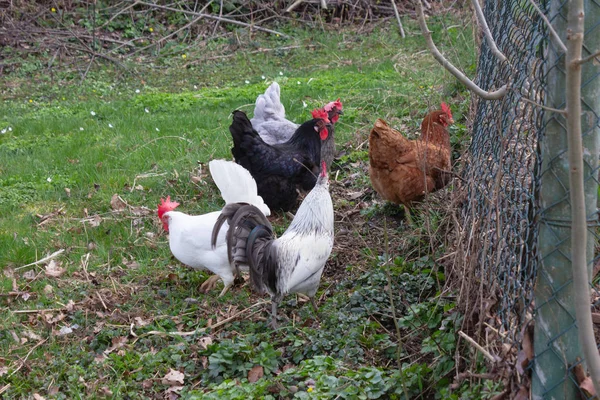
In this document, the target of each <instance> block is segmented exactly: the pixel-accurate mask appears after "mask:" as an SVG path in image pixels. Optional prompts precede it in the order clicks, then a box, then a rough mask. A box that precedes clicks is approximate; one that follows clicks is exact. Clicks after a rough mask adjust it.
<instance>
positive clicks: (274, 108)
mask: <svg viewBox="0 0 600 400" xmlns="http://www.w3.org/2000/svg"><path fill="white" fill-rule="evenodd" d="M253 119H256V120H257V121H268V120H274V119H285V107H284V106H283V104H281V95H280V88H279V84H278V83H277V82H273V83H271V85H270V86H269V87H268V88H267V90H265V93H264V94H261V95H259V96H258V97H257V98H256V103H255V106H254V118H253Z"/></svg>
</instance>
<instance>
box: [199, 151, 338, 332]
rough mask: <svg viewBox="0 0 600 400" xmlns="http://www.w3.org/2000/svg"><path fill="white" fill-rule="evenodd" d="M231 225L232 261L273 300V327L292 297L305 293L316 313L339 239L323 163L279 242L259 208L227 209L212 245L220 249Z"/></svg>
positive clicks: (241, 207)
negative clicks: (244, 268) (280, 309)
mask: <svg viewBox="0 0 600 400" xmlns="http://www.w3.org/2000/svg"><path fill="white" fill-rule="evenodd" d="M226 221H227V222H228V223H229V229H228V231H227V239H226V241H227V251H228V255H229V259H230V260H231V261H232V263H233V264H234V265H236V266H237V265H244V266H246V265H247V266H249V267H250V281H251V282H252V284H253V286H254V287H255V288H256V289H257V290H258V291H259V292H261V293H264V292H267V293H269V294H270V295H271V307H272V309H271V314H272V319H271V325H272V326H273V327H275V326H276V325H277V307H278V305H279V303H280V302H281V300H282V299H283V296H285V295H286V294H288V293H303V294H306V295H307V296H308V297H309V298H310V300H311V304H312V305H313V307H314V308H315V312H316V310H317V305H316V302H315V298H314V296H315V294H316V293H317V289H318V288H319V282H320V280H321V274H322V273H323V267H324V266H325V262H326V261H327V259H328V258H329V255H330V254H331V249H332V248H333V237H334V233H333V204H332V202H331V196H330V194H329V180H328V176H327V168H326V166H325V165H324V163H322V166H321V174H320V176H319V178H318V180H317V184H316V186H315V187H314V188H313V189H312V190H311V191H310V193H309V194H308V195H307V196H306V198H305V199H304V201H303V202H302V204H301V205H300V208H298V211H297V212H296V216H295V217H294V219H293V220H292V223H291V224H290V226H289V227H288V229H287V230H286V231H285V232H284V234H283V235H282V236H281V237H280V238H278V239H276V238H275V235H274V234H273V228H272V226H271V224H270V223H269V221H268V220H267V218H265V216H264V215H263V213H262V212H261V211H260V210H259V209H258V208H256V207H254V206H253V205H249V204H240V203H238V204H228V205H227V206H225V207H224V208H223V211H222V213H221V215H220V216H219V218H218V220H217V223H216V224H215V228H214V230H213V234H212V239H211V243H212V244H213V245H217V246H218V244H219V237H220V233H221V232H222V230H221V227H222V225H223V224H224V223H225V222H226Z"/></svg>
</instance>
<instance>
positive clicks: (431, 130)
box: [369, 103, 454, 207]
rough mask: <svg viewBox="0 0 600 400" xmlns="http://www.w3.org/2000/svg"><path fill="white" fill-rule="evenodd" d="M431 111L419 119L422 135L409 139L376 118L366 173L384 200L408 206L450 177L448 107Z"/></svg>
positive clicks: (436, 188)
mask: <svg viewBox="0 0 600 400" xmlns="http://www.w3.org/2000/svg"><path fill="white" fill-rule="evenodd" d="M441 108H442V109H441V110H437V111H432V112H430V113H429V114H427V115H426V116H425V118H424V119H423V122H422V123H421V137H420V138H419V139H416V140H409V139H407V138H406V137H404V136H403V135H402V134H401V133H400V132H398V131H397V130H395V129H393V128H391V127H390V126H389V125H388V124H387V123H386V122H385V121H383V120H382V119H378V120H377V122H375V126H373V129H371V134H370V136H369V161H370V168H369V173H370V176H371V183H372V184H373V188H374V189H375V190H376V191H377V193H379V194H380V195H381V197H383V198H384V199H385V200H388V201H391V202H393V203H398V204H403V205H404V206H405V207H410V206H411V204H412V202H413V201H418V200H421V199H422V198H423V197H424V196H425V194H427V193H430V192H433V191H435V190H438V189H441V188H443V187H444V186H445V185H446V184H447V183H448V181H449V177H450V174H449V171H450V152H451V151H450V135H449V134H448V129H447V128H448V126H449V125H450V124H452V123H453V122H454V121H453V120H452V113H451V111H450V108H449V107H448V106H447V105H446V104H445V103H442V106H441Z"/></svg>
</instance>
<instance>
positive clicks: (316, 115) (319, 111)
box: [311, 108, 329, 123]
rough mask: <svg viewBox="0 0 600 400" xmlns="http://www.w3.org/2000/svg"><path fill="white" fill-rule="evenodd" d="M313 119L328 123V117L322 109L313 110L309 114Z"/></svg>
mask: <svg viewBox="0 0 600 400" xmlns="http://www.w3.org/2000/svg"><path fill="white" fill-rule="evenodd" d="M311 114H312V117H313V118H320V119H322V120H324V121H325V122H326V123H329V116H328V115H327V111H325V110H324V109H322V108H315V109H314V110H312V112H311Z"/></svg>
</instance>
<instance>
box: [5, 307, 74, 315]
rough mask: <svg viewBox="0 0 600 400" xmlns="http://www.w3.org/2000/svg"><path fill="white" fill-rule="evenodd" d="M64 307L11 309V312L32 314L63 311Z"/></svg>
mask: <svg viewBox="0 0 600 400" xmlns="http://www.w3.org/2000/svg"><path fill="white" fill-rule="evenodd" d="M64 310H65V308H41V309H32V310H11V312H12V313H13V314H34V313H43V312H58V311H64Z"/></svg>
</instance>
